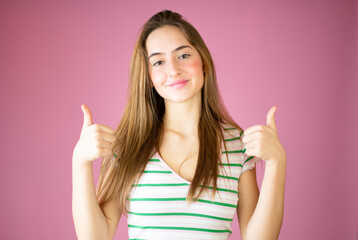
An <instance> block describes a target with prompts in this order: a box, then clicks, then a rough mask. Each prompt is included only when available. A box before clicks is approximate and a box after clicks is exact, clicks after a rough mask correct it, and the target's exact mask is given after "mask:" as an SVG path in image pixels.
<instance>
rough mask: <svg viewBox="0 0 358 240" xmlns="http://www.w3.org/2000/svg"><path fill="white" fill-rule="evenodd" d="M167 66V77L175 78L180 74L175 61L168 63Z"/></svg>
mask: <svg viewBox="0 0 358 240" xmlns="http://www.w3.org/2000/svg"><path fill="white" fill-rule="evenodd" d="M167 66H168V74H169V77H176V76H178V75H179V74H180V67H179V64H178V63H177V62H176V61H175V60H171V61H169V62H168V65H167Z"/></svg>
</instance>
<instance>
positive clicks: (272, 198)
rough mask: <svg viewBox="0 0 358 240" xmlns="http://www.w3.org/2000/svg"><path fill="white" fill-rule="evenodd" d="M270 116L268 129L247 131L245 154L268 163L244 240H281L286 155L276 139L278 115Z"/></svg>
mask: <svg viewBox="0 0 358 240" xmlns="http://www.w3.org/2000/svg"><path fill="white" fill-rule="evenodd" d="M276 110H277V107H275V106H274V107H272V108H271V109H270V110H269V112H268V114H267V125H266V126H264V125H255V126H252V127H249V128H248V129H246V130H245V131H244V137H243V139H242V141H243V142H244V144H245V146H246V147H245V148H246V154H247V155H248V156H256V157H258V158H260V159H262V160H265V162H266V167H265V174H264V178H263V181H262V185H261V190H260V195H259V199H258V202H257V205H256V208H255V211H254V212H253V214H252V216H251V218H250V220H249V222H248V224H247V228H246V234H245V235H246V236H244V238H243V239H245V240H256V239H260V240H265V239H267V240H272V239H278V236H279V234H280V230H281V226H282V221H283V209H284V191H285V179H286V152H285V150H284V148H283V146H282V144H281V143H280V141H279V139H278V136H277V129H276V124H275V115H274V114H275V112H276Z"/></svg>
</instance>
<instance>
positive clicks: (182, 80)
mask: <svg viewBox="0 0 358 240" xmlns="http://www.w3.org/2000/svg"><path fill="white" fill-rule="evenodd" d="M188 81H189V80H185V79H181V80H178V81H175V82H173V83H172V84H170V85H169V86H170V87H174V86H175V85H180V84H184V83H187V82H188Z"/></svg>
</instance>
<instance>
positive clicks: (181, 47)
mask: <svg viewBox="0 0 358 240" xmlns="http://www.w3.org/2000/svg"><path fill="white" fill-rule="evenodd" d="M183 48H192V47H190V46H189V45H183V46H180V47H177V48H176V49H174V50H173V51H172V52H177V51H179V50H182V49H183ZM163 54H164V53H159V52H155V53H152V54H150V56H149V58H148V59H150V58H151V57H154V56H156V55H163Z"/></svg>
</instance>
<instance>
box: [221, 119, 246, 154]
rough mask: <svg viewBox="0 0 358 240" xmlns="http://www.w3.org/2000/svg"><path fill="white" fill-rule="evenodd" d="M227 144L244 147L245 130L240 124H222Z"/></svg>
mask: <svg viewBox="0 0 358 240" xmlns="http://www.w3.org/2000/svg"><path fill="white" fill-rule="evenodd" d="M221 126H222V132H223V138H224V142H225V145H236V146H237V147H239V148H241V147H242V136H243V134H244V131H243V130H242V129H241V128H240V127H239V126H233V125H232V124H224V123H222V124H221Z"/></svg>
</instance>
